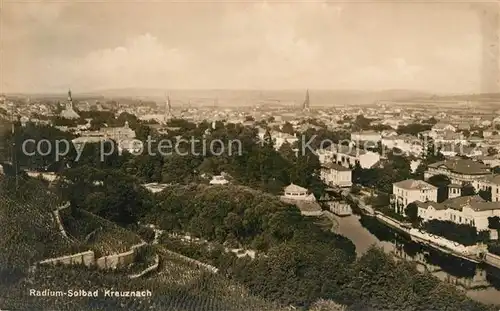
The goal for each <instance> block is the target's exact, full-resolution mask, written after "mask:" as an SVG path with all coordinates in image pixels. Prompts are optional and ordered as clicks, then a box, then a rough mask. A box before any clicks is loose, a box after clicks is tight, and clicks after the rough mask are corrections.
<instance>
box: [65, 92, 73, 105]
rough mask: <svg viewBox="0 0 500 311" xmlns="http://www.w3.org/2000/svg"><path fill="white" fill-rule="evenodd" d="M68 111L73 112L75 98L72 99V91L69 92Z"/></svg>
mask: <svg viewBox="0 0 500 311" xmlns="http://www.w3.org/2000/svg"><path fill="white" fill-rule="evenodd" d="M66 110H73V98H72V97H71V89H70V90H68V101H67V102H66Z"/></svg>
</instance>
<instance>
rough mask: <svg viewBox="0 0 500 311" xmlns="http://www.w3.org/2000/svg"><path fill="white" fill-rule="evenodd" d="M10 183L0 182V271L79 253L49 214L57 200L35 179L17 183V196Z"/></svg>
mask: <svg viewBox="0 0 500 311" xmlns="http://www.w3.org/2000/svg"><path fill="white" fill-rule="evenodd" d="M13 182H14V181H13V180H12V179H10V178H7V177H3V178H1V179H0V236H1V237H2V238H1V239H0V250H1V252H0V270H3V271H12V270H19V271H25V270H26V269H27V268H28V267H29V266H30V265H32V264H34V263H35V262H37V261H39V260H42V259H44V258H47V257H54V256H59V255H64V254H67V253H71V252H77V251H78V250H80V249H81V245H79V244H78V243H72V242H70V241H68V240H66V239H65V238H64V237H63V235H62V234H61V233H60V232H59V230H58V227H57V223H56V221H55V219H54V217H53V215H52V213H51V211H52V210H53V209H55V208H56V206H57V204H58V201H57V198H56V197H55V196H53V195H51V194H49V193H48V192H47V190H46V188H44V186H43V184H41V182H39V181H37V180H23V181H21V186H20V188H19V190H18V192H17V193H16V192H15V190H14V188H12V183H13ZM28 189H29V190H28ZM0 281H2V280H0Z"/></svg>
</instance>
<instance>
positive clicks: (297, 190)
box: [283, 183, 316, 201]
mask: <svg viewBox="0 0 500 311" xmlns="http://www.w3.org/2000/svg"><path fill="white" fill-rule="evenodd" d="M283 192H284V195H283V198H284V199H288V200H300V201H316V198H315V197H314V195H313V194H312V193H311V194H309V191H308V190H307V189H306V188H304V187H301V186H297V185H295V184H293V183H292V184H290V185H288V186H286V187H285V189H284V191H283Z"/></svg>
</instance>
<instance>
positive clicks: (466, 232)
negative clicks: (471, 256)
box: [422, 219, 489, 246]
mask: <svg viewBox="0 0 500 311" xmlns="http://www.w3.org/2000/svg"><path fill="white" fill-rule="evenodd" d="M422 227H423V228H424V230H425V231H427V232H429V233H430V234H435V235H439V236H442V237H444V238H446V239H448V240H451V241H455V242H457V243H460V244H462V245H465V246H469V245H474V244H476V243H478V242H485V241H486V240H489V232H487V231H485V232H478V231H477V230H476V227H474V226H471V225H467V224H456V223H454V222H452V221H442V220H436V219H432V220H429V221H426V222H425V223H423V225H422Z"/></svg>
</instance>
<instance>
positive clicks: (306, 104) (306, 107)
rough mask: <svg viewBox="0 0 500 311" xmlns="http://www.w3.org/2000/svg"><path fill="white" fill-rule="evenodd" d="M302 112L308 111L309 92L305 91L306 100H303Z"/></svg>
mask: <svg viewBox="0 0 500 311" xmlns="http://www.w3.org/2000/svg"><path fill="white" fill-rule="evenodd" d="M302 109H303V110H309V90H307V91H306V99H305V100H304V104H303V105H302Z"/></svg>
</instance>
